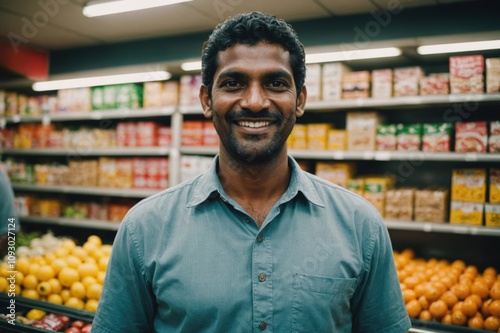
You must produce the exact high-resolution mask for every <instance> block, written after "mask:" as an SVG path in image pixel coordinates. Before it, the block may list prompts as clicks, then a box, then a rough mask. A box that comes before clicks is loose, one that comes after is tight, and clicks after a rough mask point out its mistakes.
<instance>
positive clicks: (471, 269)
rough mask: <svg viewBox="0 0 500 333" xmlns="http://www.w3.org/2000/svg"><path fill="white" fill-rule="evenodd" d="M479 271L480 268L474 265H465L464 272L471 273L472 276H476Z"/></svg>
mask: <svg viewBox="0 0 500 333" xmlns="http://www.w3.org/2000/svg"><path fill="white" fill-rule="evenodd" d="M477 273H478V269H477V267H476V266H474V265H469V266H467V267H465V270H464V274H468V275H471V276H472V277H475V276H476V275H477Z"/></svg>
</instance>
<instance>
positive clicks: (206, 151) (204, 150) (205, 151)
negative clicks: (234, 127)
mask: <svg viewBox="0 0 500 333" xmlns="http://www.w3.org/2000/svg"><path fill="white" fill-rule="evenodd" d="M180 152H181V154H200V155H215V154H217V153H218V152H219V147H218V146H216V147H203V146H192V147H186V146H184V147H181V149H180Z"/></svg>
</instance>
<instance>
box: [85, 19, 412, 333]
mask: <svg viewBox="0 0 500 333" xmlns="http://www.w3.org/2000/svg"><path fill="white" fill-rule="evenodd" d="M304 59H305V55H304V50H303V46H302V44H301V43H300V41H299V40H298V37H297V35H296V34H295V32H294V31H293V29H292V28H291V26H290V25H288V24H286V23H285V22H284V21H282V20H280V19H278V18H276V17H274V16H270V15H265V14H262V13H256V12H254V13H248V14H241V15H237V16H235V17H232V18H229V19H228V20H226V21H225V22H224V23H222V24H221V25H219V26H217V27H216V29H215V30H214V32H213V33H212V34H211V36H210V37H209V39H208V41H207V43H206V44H205V46H204V49H203V54H202V64H203V68H202V78H203V84H202V86H201V88H200V100H201V104H202V107H203V113H204V115H205V117H207V118H209V119H212V120H213V123H214V125H215V128H216V130H217V133H218V134H219V137H220V147H219V154H218V155H217V156H216V157H215V158H214V161H213V164H212V166H211V168H210V169H209V170H208V171H207V172H206V173H204V174H203V175H200V176H198V177H196V178H194V179H192V180H189V181H187V182H185V183H183V184H180V185H178V186H176V187H173V188H170V189H168V190H165V191H163V192H161V193H159V194H157V195H155V196H153V197H150V198H148V199H145V200H143V201H142V202H140V203H139V204H137V205H136V206H135V207H134V208H133V209H131V210H130V212H129V213H128V214H127V216H126V217H125V219H124V221H123V222H122V224H121V226H120V229H119V231H118V234H117V236H116V239H115V243H114V245H113V253H112V256H111V259H110V262H109V265H108V271H107V274H106V280H105V285H104V290H103V295H102V297H101V303H100V305H99V308H98V311H97V314H96V317H95V320H94V324H93V330H92V332H94V333H96V332H105V333H106V332H107V333H110V332H116V333H118V332H189V333H192V332H229V333H233V332H307V333H309V332H315V333H322V332H335V333H348V332H366V333H382V332H383V333H404V332H407V330H408V329H409V327H410V321H409V319H408V316H407V313H406V310H405V306H404V303H403V300H402V296H401V290H400V286H399V282H398V278H397V275H396V270H395V267H394V261H393V256H392V248H391V242H390V239H389V235H388V232H387V229H386V228H385V226H384V224H383V222H382V220H381V217H380V215H379V214H378V213H377V211H376V210H375V209H374V208H373V207H372V206H371V205H370V204H369V203H368V202H366V201H365V200H364V199H362V198H361V197H359V196H357V195H355V194H353V193H351V192H349V191H346V190H344V189H343V188H341V187H338V186H336V185H334V184H331V183H328V182H326V181H324V180H321V179H319V178H317V177H315V176H314V175H311V174H309V173H307V172H304V171H302V170H301V169H300V168H299V166H298V164H297V163H296V162H295V160H294V159H293V158H292V157H291V156H289V155H288V153H287V147H286V140H287V138H288V136H289V134H290V132H291V130H292V128H293V126H294V124H295V121H296V118H297V117H300V116H302V115H303V113H304V108H305V103H306V98H307V90H306V87H305V86H304V78H305V63H304Z"/></svg>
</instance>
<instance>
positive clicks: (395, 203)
mask: <svg viewBox="0 0 500 333" xmlns="http://www.w3.org/2000/svg"><path fill="white" fill-rule="evenodd" d="M414 200H415V189H413V188H399V189H390V190H387V192H386V194H385V218H386V219H389V220H401V221H412V220H413V208H414Z"/></svg>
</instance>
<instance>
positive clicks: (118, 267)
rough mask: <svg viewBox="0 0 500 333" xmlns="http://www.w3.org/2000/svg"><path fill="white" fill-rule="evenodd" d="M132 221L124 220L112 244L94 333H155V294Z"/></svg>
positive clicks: (95, 319) (93, 326)
mask: <svg viewBox="0 0 500 333" xmlns="http://www.w3.org/2000/svg"><path fill="white" fill-rule="evenodd" d="M130 222H132V221H130V220H128V217H125V219H124V221H123V222H122V225H121V226H120V228H119V230H118V232H117V235H116V238H115V241H114V243H113V250H112V253H111V257H110V260H109V264H108V268H107V271H106V278H105V280H104V286H103V293H102V296H101V299H100V301H99V306H98V309H97V312H96V315H95V318H94V321H93V324H92V333H122V332H127V333H135V332H137V333H145V332H152V331H153V321H154V303H155V300H154V295H153V293H152V291H151V287H150V284H149V283H148V280H147V278H146V274H145V270H144V260H143V253H142V252H141V247H140V246H139V243H138V241H137V239H136V238H135V237H134V234H133V233H132V232H131V230H132V229H133V225H132V224H131V223H130ZM142 241H143V240H142Z"/></svg>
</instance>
